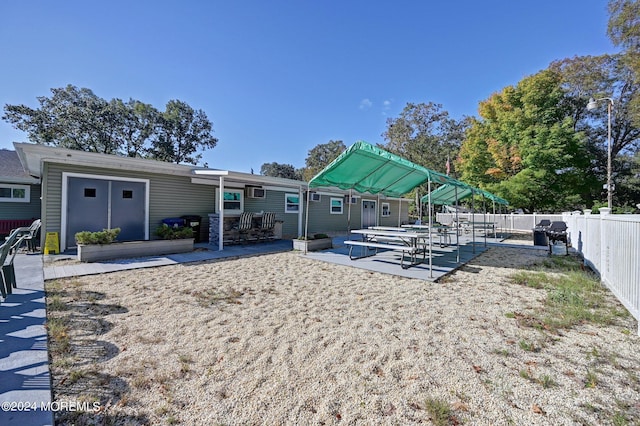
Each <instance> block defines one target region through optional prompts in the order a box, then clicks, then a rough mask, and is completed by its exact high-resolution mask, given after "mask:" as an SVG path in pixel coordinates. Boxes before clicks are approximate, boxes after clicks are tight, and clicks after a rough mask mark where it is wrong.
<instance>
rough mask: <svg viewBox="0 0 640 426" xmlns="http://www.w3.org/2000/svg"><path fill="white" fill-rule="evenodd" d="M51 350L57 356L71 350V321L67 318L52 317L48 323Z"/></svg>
mask: <svg viewBox="0 0 640 426" xmlns="http://www.w3.org/2000/svg"><path fill="white" fill-rule="evenodd" d="M46 327H47V332H48V333H49V339H50V341H51V343H52V345H51V349H52V351H53V352H54V353H56V354H65V353H68V352H69V351H70V350H71V340H70V338H69V321H68V320H67V319H66V318H59V317H52V318H49V319H47V323H46Z"/></svg>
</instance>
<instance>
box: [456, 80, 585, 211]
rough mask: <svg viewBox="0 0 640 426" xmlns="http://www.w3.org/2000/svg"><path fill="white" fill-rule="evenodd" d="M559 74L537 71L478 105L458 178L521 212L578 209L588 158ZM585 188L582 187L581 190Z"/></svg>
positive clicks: (465, 145) (464, 145) (461, 158)
mask: <svg viewBox="0 0 640 426" xmlns="http://www.w3.org/2000/svg"><path fill="white" fill-rule="evenodd" d="M564 98H565V92H564V90H563V89H562V87H561V76H560V74H559V73H558V72H554V71H551V70H545V71H542V72H540V73H538V74H536V75H533V76H530V77H527V78H525V79H524V80H522V81H521V82H520V83H518V85H517V86H515V87H513V86H509V87H506V88H505V89H503V91H502V92H500V93H496V94H494V95H492V96H491V97H490V98H489V99H488V100H486V101H483V102H481V104H480V108H479V111H480V116H481V119H479V120H474V121H473V124H472V127H471V128H470V129H469V131H468V133H467V139H466V140H465V142H464V143H463V146H462V148H461V150H460V156H459V161H458V166H459V169H460V170H461V172H462V179H463V180H464V181H466V182H469V183H471V184H474V185H477V186H480V187H482V188H485V189H487V190H489V191H491V192H494V193H496V194H498V195H500V196H502V197H503V198H506V199H507V200H509V202H510V204H512V206H513V207H517V208H523V209H525V210H527V211H535V210H564V209H573V208H578V207H580V205H582V204H584V200H582V199H581V197H580V196H579V195H578V196H576V194H583V193H584V192H585V188H584V187H585V186H589V185H593V181H592V180H590V179H589V178H588V175H587V174H586V173H585V170H588V166H589V157H588V155H587V151H586V149H585V145H584V144H583V138H582V136H581V134H580V133H576V132H575V131H574V122H573V118H572V117H571V110H570V108H569V107H568V105H567V103H566V102H565V101H564ZM587 192H588V191H587Z"/></svg>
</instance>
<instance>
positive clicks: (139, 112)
mask: <svg viewBox="0 0 640 426" xmlns="http://www.w3.org/2000/svg"><path fill="white" fill-rule="evenodd" d="M116 101H117V107H118V110H119V113H120V115H121V117H122V120H123V135H122V139H123V145H122V147H121V149H122V151H123V153H124V154H125V155H126V156H127V157H144V156H146V154H147V149H148V148H146V147H145V145H146V143H147V141H149V140H151V138H152V136H153V135H154V134H155V132H156V127H157V125H158V122H159V121H160V112H159V111H158V110H157V109H155V108H154V107H153V106H152V105H150V104H145V103H143V102H140V101H136V100H134V99H129V102H127V103H123V102H122V101H121V100H119V99H117V100H116Z"/></svg>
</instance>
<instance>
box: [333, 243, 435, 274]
mask: <svg viewBox="0 0 640 426" xmlns="http://www.w3.org/2000/svg"><path fill="white" fill-rule="evenodd" d="M344 244H345V245H348V246H349V259H351V260H356V259H361V258H363V257H368V256H372V255H374V254H376V253H377V251H378V249H384V250H394V251H401V252H403V255H402V258H401V259H400V266H401V267H402V268H405V266H404V253H408V254H410V255H411V263H412V264H415V263H416V254H418V253H420V252H422V253H423V255H424V250H423V249H420V248H418V247H411V246H407V245H400V244H385V243H376V242H371V241H353V240H347V241H345V242H344ZM355 246H359V247H365V248H367V249H375V251H374V253H373V254H367V255H364V256H359V257H353V247H355Z"/></svg>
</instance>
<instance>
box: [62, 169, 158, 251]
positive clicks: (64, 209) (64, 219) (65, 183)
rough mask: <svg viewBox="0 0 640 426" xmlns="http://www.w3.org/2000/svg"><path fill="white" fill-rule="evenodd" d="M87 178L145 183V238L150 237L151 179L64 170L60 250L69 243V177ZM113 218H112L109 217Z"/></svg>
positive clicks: (63, 249)
mask: <svg viewBox="0 0 640 426" xmlns="http://www.w3.org/2000/svg"><path fill="white" fill-rule="evenodd" d="M70 177H75V178H85V179H101V180H117V181H122V182H139V183H144V184H145V191H144V192H145V200H144V213H145V214H144V239H145V240H148V239H149V182H150V181H149V179H139V178H128V177H122V176H110V175H92V174H87V173H73V172H62V199H61V203H60V205H61V206H62V207H61V210H62V211H61V212H60V251H61V252H63V251H65V249H66V248H67V247H66V244H67V204H68V202H69V194H68V190H69V188H68V187H69V178H70ZM109 220H111V218H109Z"/></svg>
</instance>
